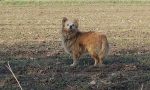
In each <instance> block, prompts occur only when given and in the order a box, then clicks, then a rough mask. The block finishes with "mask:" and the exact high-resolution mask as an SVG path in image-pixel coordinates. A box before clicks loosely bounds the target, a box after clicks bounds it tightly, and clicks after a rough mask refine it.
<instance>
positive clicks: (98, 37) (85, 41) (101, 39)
mask: <svg viewBox="0 0 150 90" xmlns="http://www.w3.org/2000/svg"><path fill="white" fill-rule="evenodd" d="M78 22H79V20H78V19H74V20H72V21H71V20H68V18H66V17H63V19H62V30H61V35H62V45H63V47H64V50H65V51H66V52H67V53H69V54H71V56H72V58H73V63H72V64H71V65H70V66H76V65H77V64H78V61H79V58H80V57H81V55H83V54H84V53H88V54H89V55H90V56H91V57H92V58H93V59H94V61H95V63H94V66H97V65H102V64H103V60H104V58H105V57H106V55H107V54H108V50H109V44H108V40H107V37H106V35H105V34H102V33H100V32H94V31H89V32H81V31H80V30H79V23H78Z"/></svg>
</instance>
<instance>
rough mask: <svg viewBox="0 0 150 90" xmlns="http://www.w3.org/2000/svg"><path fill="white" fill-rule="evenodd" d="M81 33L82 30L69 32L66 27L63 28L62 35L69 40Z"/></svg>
mask: <svg viewBox="0 0 150 90" xmlns="http://www.w3.org/2000/svg"><path fill="white" fill-rule="evenodd" d="M79 34H80V31H79V30H76V31H75V32H71V31H70V32H68V31H67V30H65V29H62V36H63V38H64V40H65V41H66V40H67V41H68V40H71V39H74V38H75V37H77V36H78V35H79Z"/></svg>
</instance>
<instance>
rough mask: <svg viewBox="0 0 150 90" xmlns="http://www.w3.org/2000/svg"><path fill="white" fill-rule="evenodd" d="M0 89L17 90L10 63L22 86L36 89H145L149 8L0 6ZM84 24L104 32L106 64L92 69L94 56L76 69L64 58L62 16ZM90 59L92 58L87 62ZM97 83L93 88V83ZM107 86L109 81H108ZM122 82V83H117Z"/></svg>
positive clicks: (149, 45)
mask: <svg viewBox="0 0 150 90" xmlns="http://www.w3.org/2000/svg"><path fill="white" fill-rule="evenodd" d="M0 8H1V9H0V21H1V22H0V67H1V68H0V74H1V75H0V78H2V79H1V80H0V84H1V85H0V88H3V89H5V90H9V89H10V88H13V89H17V84H16V82H15V81H14V79H13V78H12V77H11V75H10V74H9V72H8V71H7V69H6V68H5V67H4V65H5V64H6V63H5V62H7V61H10V62H11V63H10V64H12V65H11V66H12V68H13V70H14V73H16V75H18V78H19V80H20V81H21V84H22V86H23V87H24V88H25V89H27V90H31V89H35V90H42V89H44V90H47V89H48V90H49V89H50V90H62V89H64V90H70V88H72V89H77V90H81V89H83V90H91V89H93V90H96V89H98V90H99V89H104V90H105V89H106V90H107V89H111V90H126V88H129V89H128V90H133V88H135V89H137V88H138V89H140V88H141V87H140V86H141V84H143V85H144V86H143V90H147V89H146V88H148V85H149V84H150V81H149V79H150V76H149V75H150V71H149V70H150V67H149V65H150V61H149V59H150V57H149V55H150V53H149V51H150V30H149V29H150V24H149V23H150V16H149V15H150V12H149V11H150V6H149V5H148V4H136V3H134V4H123V3H117V4H115V3H102V2H101V3H89V2H87V3H84V4H82V3H76V4H70V3H66V4H65V3H63V4H60V3H56V2H55V3H54V4H50V3H49V4H41V5H38V4H34V5H32V4H28V5H24V4H21V5H20V4H17V5H14V4H9V5H6V4H5V5H1V6H0ZM64 16H65V17H69V18H71V19H74V18H78V19H79V20H80V30H82V31H100V32H103V33H106V35H107V36H108V40H109V42H110V46H111V49H110V53H109V56H108V58H107V59H106V61H105V64H106V66H104V67H101V68H93V67H91V64H92V63H93V62H92V61H91V59H90V58H88V57H85V58H82V59H83V62H81V63H80V66H77V67H76V68H70V67H69V64H70V63H71V59H70V58H69V57H68V56H66V54H64V51H63V49H62V47H61V44H60V43H61V42H60V34H59V31H60V30H61V20H62V17H64ZM86 59H89V60H86ZM95 79H96V84H95V85H92V86H91V85H90V84H89V83H90V81H92V80H95ZM104 82H107V83H104ZM118 82H120V83H118Z"/></svg>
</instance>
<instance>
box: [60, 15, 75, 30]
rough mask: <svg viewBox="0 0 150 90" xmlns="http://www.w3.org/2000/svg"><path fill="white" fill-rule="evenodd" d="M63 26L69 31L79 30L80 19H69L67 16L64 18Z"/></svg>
mask: <svg viewBox="0 0 150 90" xmlns="http://www.w3.org/2000/svg"><path fill="white" fill-rule="evenodd" d="M62 28H63V30H66V31H67V32H70V31H71V32H73V31H77V30H78V20H77V19H74V20H73V21H71V20H68V19H67V18H66V17H64V18H63V20H62Z"/></svg>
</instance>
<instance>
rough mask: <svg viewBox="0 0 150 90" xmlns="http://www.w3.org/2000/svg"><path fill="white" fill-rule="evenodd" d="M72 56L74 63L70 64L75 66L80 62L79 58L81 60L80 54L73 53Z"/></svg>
mask: <svg viewBox="0 0 150 90" xmlns="http://www.w3.org/2000/svg"><path fill="white" fill-rule="evenodd" d="M72 57H73V63H72V64H71V65H70V66H72V67H73V66H76V65H77V64H78V62H79V61H78V60H79V57H80V55H79V54H76V53H73V55H72Z"/></svg>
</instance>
